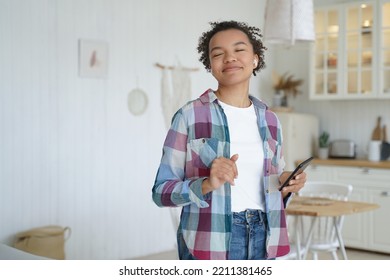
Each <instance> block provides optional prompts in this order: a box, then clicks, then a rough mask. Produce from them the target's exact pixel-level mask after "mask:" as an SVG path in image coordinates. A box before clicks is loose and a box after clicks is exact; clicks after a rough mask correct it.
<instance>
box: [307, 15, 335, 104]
mask: <svg viewBox="0 0 390 280" xmlns="http://www.w3.org/2000/svg"><path fill="white" fill-rule="evenodd" d="M339 20H340V16H339V11H338V10H337V9H321V10H316V11H315V29H316V42H315V45H314V54H313V55H314V77H313V78H314V80H315V83H314V95H315V97H319V98H321V97H326V96H336V95H337V94H338V93H339V85H340V80H339V75H338V73H339V72H340V71H339V70H338V69H340V63H339V53H340V42H339V40H340V36H339Z"/></svg>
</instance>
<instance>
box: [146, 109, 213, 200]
mask: <svg viewBox="0 0 390 280" xmlns="http://www.w3.org/2000/svg"><path fill="white" fill-rule="evenodd" d="M187 139H188V126H187V122H186V119H185V116H184V115H183V113H182V110H179V111H178V112H177V113H176V114H175V115H174V116H173V119H172V124H171V127H170V129H169V131H168V133H167V136H166V138H165V141H164V146H163V152H162V158H161V162H160V166H159V168H158V171H157V175H156V179H155V182H154V186H153V189H152V197H153V201H154V202H155V203H156V205H158V206H159V207H164V206H165V207H167V206H168V207H175V206H185V205H188V204H191V203H195V204H196V205H197V206H198V207H200V208H204V207H208V206H209V204H208V203H207V202H206V201H205V199H204V196H203V194H202V182H203V180H204V179H205V177H199V178H185V168H186V154H187Z"/></svg>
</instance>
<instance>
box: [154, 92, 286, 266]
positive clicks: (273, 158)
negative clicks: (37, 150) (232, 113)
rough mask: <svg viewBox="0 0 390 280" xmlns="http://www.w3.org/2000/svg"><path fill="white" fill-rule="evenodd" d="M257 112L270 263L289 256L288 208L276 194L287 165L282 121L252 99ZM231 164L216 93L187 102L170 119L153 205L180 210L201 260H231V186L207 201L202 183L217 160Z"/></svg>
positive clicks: (186, 232)
mask: <svg viewBox="0 0 390 280" xmlns="http://www.w3.org/2000/svg"><path fill="white" fill-rule="evenodd" d="M250 99H251V101H252V103H253V105H254V107H255V111H256V115H257V119H258V127H259V132H260V135H261V138H262V140H263V145H264V147H263V148H264V180H263V184H264V186H261V190H263V191H264V193H265V203H266V210H265V211H266V214H267V219H268V228H267V242H266V244H267V245H266V247H267V248H266V251H267V258H276V257H279V256H283V255H285V254H287V253H288V252H289V250H290V247H289V241H288V236H287V228H286V217H285V210H284V209H285V206H286V203H287V201H288V199H285V200H283V198H282V195H281V192H280V191H279V190H278V186H279V184H278V177H279V175H280V174H281V173H282V172H283V168H284V165H285V162H284V159H283V155H282V146H281V145H282V132H281V127H280V123H279V120H278V118H277V117H276V115H275V114H274V113H273V112H271V111H270V110H268V108H267V106H266V105H265V104H264V103H263V102H261V101H260V100H258V99H256V98H254V97H253V96H250ZM221 156H223V157H226V158H230V139H229V128H228V125H227V119H226V115H225V114H224V112H223V109H222V107H221V106H220V105H219V103H218V100H217V97H216V95H215V93H214V92H213V91H212V90H211V89H209V90H207V91H206V92H205V93H204V94H202V95H201V96H200V97H199V98H198V99H196V100H193V101H190V102H188V103H187V104H186V105H184V106H183V107H182V108H181V109H179V110H178V111H177V112H176V114H175V115H174V116H173V118H172V124H171V127H170V129H169V131H168V133H167V136H166V139H165V142H164V147H163V154H162V158H161V163H160V166H159V168H158V172H157V175H156V179H155V183H154V186H153V190H152V193H153V200H154V202H155V203H156V204H157V205H158V206H159V207H177V206H182V207H183V208H182V214H181V220H180V225H179V229H178V230H179V231H181V232H182V234H183V238H184V241H185V243H186V245H187V247H188V249H189V251H190V253H191V254H192V255H194V256H195V257H196V258H197V259H216V260H223V259H228V253H229V243H230V237H231V228H232V213H231V193H230V187H231V186H230V184H229V183H225V184H224V185H223V186H221V187H220V188H219V189H217V190H214V191H212V192H210V193H208V194H206V195H203V194H202V182H203V180H204V179H206V178H207V177H208V176H209V174H210V167H211V163H212V161H213V160H214V159H215V158H217V157H221Z"/></svg>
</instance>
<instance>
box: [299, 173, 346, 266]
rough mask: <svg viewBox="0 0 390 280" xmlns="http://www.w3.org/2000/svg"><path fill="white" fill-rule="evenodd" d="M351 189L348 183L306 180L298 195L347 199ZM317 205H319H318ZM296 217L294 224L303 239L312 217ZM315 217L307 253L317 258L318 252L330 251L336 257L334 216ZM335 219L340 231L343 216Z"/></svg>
mask: <svg viewBox="0 0 390 280" xmlns="http://www.w3.org/2000/svg"><path fill="white" fill-rule="evenodd" d="M352 189H353V187H352V185H350V184H343V183H337V182H314V181H312V182H310V181H308V182H306V184H305V186H304V187H303V188H302V189H301V190H300V192H299V196H309V197H317V198H330V199H337V200H343V201H347V200H348V198H349V196H350V195H351V193H352ZM319 202H320V200H319ZM318 207H321V206H320V205H319V206H318ZM296 218H298V219H299V220H298V221H299V223H295V225H296V226H299V227H300V228H299V231H298V232H299V233H300V234H301V236H300V240H301V241H305V240H306V239H307V234H308V231H309V228H310V225H311V224H312V219H314V218H312V217H308V216H296ZM316 219H317V221H316V223H315V228H313V234H312V239H311V242H310V246H309V248H307V250H308V253H311V254H312V257H313V259H318V253H319V252H330V253H331V254H332V257H333V259H338V256H337V250H338V248H339V247H340V246H339V241H338V238H337V234H336V230H335V227H334V217H316ZM336 219H337V220H336V223H337V226H338V228H339V230H340V231H341V229H342V226H343V221H344V216H340V217H337V218H336ZM294 240H295V239H294ZM302 247H303V246H302ZM303 249H305V248H303ZM302 251H303V250H302V249H301V252H300V253H301V254H302ZM301 256H302V255H301Z"/></svg>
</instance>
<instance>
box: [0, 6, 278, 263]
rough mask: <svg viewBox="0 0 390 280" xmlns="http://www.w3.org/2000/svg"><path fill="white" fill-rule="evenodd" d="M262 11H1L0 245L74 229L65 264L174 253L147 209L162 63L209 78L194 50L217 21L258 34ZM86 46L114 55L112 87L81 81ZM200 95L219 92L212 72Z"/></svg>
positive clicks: (164, 214)
mask: <svg viewBox="0 0 390 280" xmlns="http://www.w3.org/2000/svg"><path fill="white" fill-rule="evenodd" d="M263 6H264V3H263V1H257V0H244V1H230V0H229V1H228V0H197V1H182V0H163V1H156V0H142V1H140V0H81V1H80V0H0V133H1V135H0V191H1V192H0V242H5V243H8V244H11V242H12V239H13V236H14V234H16V233H17V232H19V231H22V230H26V229H29V228H32V227H37V226H42V225H48V224H56V225H62V226H69V227H71V229H72V235H71V238H70V239H69V240H68V242H67V243H66V252H67V257H68V258H69V259H124V258H135V257H140V256H143V255H147V254H151V253H156V252H161V251H164V250H170V249H173V248H174V246H175V232H174V230H173V227H172V225H171V221H170V217H169V212H168V209H160V208H158V207H157V206H155V205H154V204H153V202H152V200H151V187H152V185H153V181H154V176H155V173H156V171H157V166H158V163H159V159H160V156H161V148H162V143H163V140H164V137H165V132H166V129H165V127H164V122H163V116H162V112H161V107H160V78H161V72H160V70H159V69H158V68H156V67H154V63H155V62H160V63H163V64H174V63H175V62H176V61H177V60H180V62H181V63H182V64H183V65H185V66H189V67H201V65H200V63H199V62H198V60H197V54H196V44H197V40H198V37H199V36H200V34H201V32H202V31H204V30H205V29H206V28H208V24H207V23H208V22H209V21H212V20H220V19H237V20H243V21H247V22H249V23H250V24H255V25H258V26H260V25H261V24H262V20H263V18H262V17H263V16H262V12H261V11H262V10H263ZM79 39H96V40H102V41H106V42H107V43H108V45H109V70H108V71H109V74H108V77H107V79H89V78H80V77H79V75H78V40H79ZM271 64H272V61H271V60H270V61H269V62H268V65H271ZM271 69H272V67H271ZM267 71H268V70H266V71H265V72H264V74H263V76H262V77H259V76H258V77H256V78H254V82H253V83H252V91H253V93H254V94H257V92H258V91H260V90H261V88H262V87H263V86H264V85H267V84H268V85H269V79H268V78H266V77H267V76H268V77H269V76H270V74H269V72H267ZM263 80H264V83H262V82H261V81H263ZM192 84H193V96H198V95H199V94H200V93H201V92H203V91H204V90H205V89H206V88H208V87H213V86H214V85H215V83H214V81H213V79H212V78H211V77H210V74H208V73H206V71H204V70H201V71H199V72H196V73H193V74H192ZM135 87H141V88H142V89H144V90H145V91H146V92H147V94H148V97H149V104H148V108H147V111H146V113H145V114H143V115H141V116H133V115H131V114H130V113H129V112H128V110H127V103H126V102H127V94H128V92H129V91H130V90H131V89H133V88H135Z"/></svg>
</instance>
